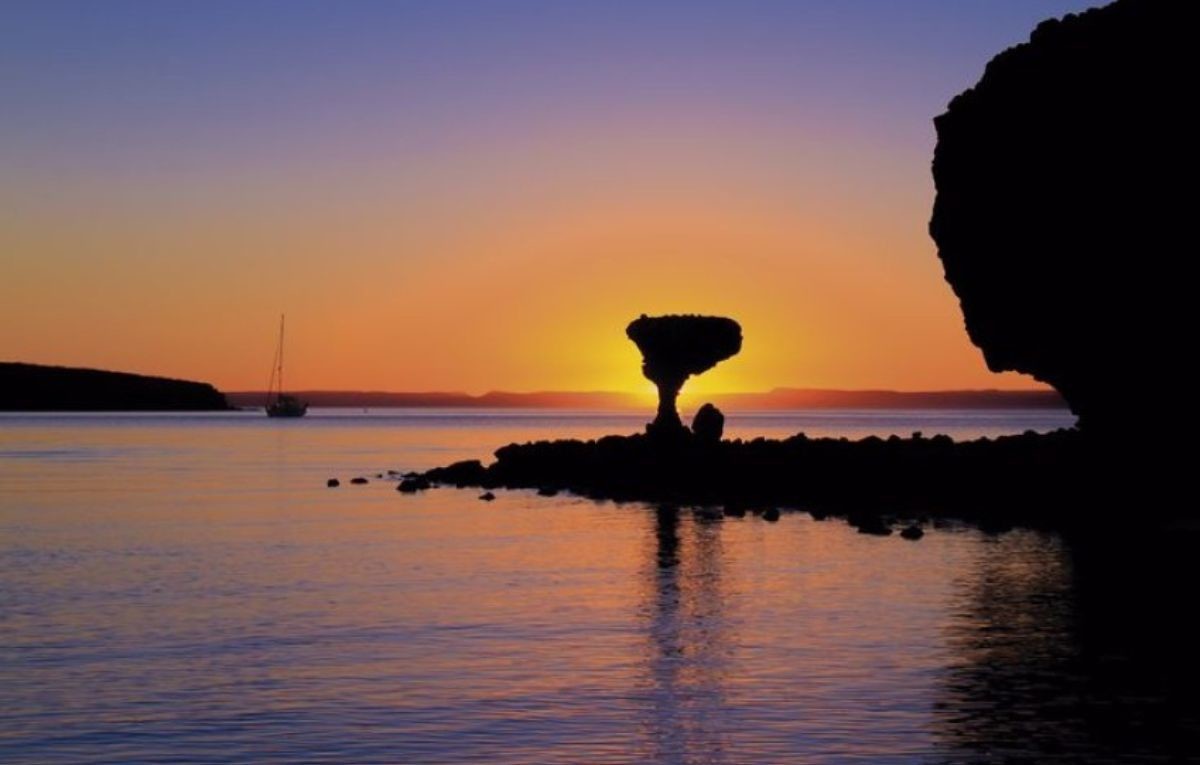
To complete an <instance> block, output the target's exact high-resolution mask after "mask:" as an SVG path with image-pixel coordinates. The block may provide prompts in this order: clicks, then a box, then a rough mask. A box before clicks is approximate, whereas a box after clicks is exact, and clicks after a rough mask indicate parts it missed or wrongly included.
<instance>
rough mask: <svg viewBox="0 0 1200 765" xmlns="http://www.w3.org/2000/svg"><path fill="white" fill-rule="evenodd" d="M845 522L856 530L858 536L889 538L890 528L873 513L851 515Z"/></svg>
mask: <svg viewBox="0 0 1200 765" xmlns="http://www.w3.org/2000/svg"><path fill="white" fill-rule="evenodd" d="M846 522H847V523H849V524H850V525H851V526H853V527H854V528H856V529H858V533H859V534H872V535H874V536H879V537H886V536H891V534H892V527H891V526H890V525H889V524H888V523H887V522H886V521H884V519H883V518H882V517H880V516H878V515H875V514H874V513H851V514H850V515H849V516H848V517H847V518H846Z"/></svg>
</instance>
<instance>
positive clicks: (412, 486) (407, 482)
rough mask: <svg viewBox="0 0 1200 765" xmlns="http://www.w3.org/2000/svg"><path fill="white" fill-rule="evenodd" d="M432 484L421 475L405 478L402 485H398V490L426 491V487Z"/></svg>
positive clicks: (409, 492) (405, 491)
mask: <svg viewBox="0 0 1200 765" xmlns="http://www.w3.org/2000/svg"><path fill="white" fill-rule="evenodd" d="M432 485H433V484H431V483H429V481H427V480H426V479H424V478H422V477H421V476H417V477H416V478H405V479H404V480H403V481H401V482H400V485H399V486H397V487H396V491H399V492H403V493H405V494H416V493H417V492H418V491H425V490H426V489H428V488H430V487H432Z"/></svg>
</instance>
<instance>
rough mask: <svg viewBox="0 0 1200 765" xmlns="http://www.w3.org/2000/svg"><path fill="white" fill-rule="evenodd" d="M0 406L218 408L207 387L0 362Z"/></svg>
mask: <svg viewBox="0 0 1200 765" xmlns="http://www.w3.org/2000/svg"><path fill="white" fill-rule="evenodd" d="M0 391H2V392H0V410H9V411H60V412H88V411H92V412H114V411H115V412H119V411H127V412H138V411H144V412H153V411H160V412H166V411H209V410H212V411H219V410H223V409H229V408H230V407H229V403H228V402H227V401H226V400H225V396H224V395H223V394H222V393H221V392H220V391H218V390H217V389H216V388H214V387H213V386H211V385H209V384H208V383H203V382H193V381H190V380H174V379H171V378H167V377H150V376H147V375H135V374H129V373H127V372H107V371H103V370H99V369H79V368H75V367H52V366H43V365H41V364H22V363H15V362H0Z"/></svg>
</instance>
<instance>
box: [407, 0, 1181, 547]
mask: <svg viewBox="0 0 1200 765" xmlns="http://www.w3.org/2000/svg"><path fill="white" fill-rule="evenodd" d="M1198 9H1200V4H1196V3H1194V2H1181V1H1178V0H1174V1H1173V0H1118V2H1115V3H1113V4H1111V5H1108V6H1106V7H1104V8H1100V9H1097V10H1091V11H1088V12H1086V13H1083V14H1080V15H1077V16H1076V15H1072V16H1067V17H1065V18H1063V19H1062V20H1053V21H1047V22H1045V23H1043V24H1041V25H1039V26H1038V27H1037V29H1036V30H1035V31H1034V32H1033V34H1032V36H1031V38H1030V41H1029V42H1028V43H1026V44H1023V45H1018V46H1016V47H1014V48H1012V49H1010V50H1007V51H1005V52H1003V53H1001V54H1000V55H998V56H997V57H996V58H995V59H993V60H992V62H991V63H990V64H988V66H987V69H986V71H985V73H984V76H983V78H982V80H980V82H979V83H978V84H977V85H976V86H975V87H974V88H972V89H970V90H968V91H967V92H965V93H963V94H961V95H959V96H958V97H956V98H955V99H954V100H953V101H952V102H951V104H950V106H949V109H948V111H947V112H946V113H945V114H943V115H941V116H940V117H938V118H937V119H936V126H937V132H938V145H937V149H936V152H935V156H934V162H933V175H934V180H935V182H936V186H937V200H936V203H935V206H934V211H933V217H932V220H931V222H930V233H931V235H932V236H933V238H934V239H935V240H936V242H937V244H938V248H939V257H940V258H941V260H942V263H943V264H944V267H945V275H946V279H947V281H948V282H949V283H950V285H951V286H952V287H953V289H954V291H955V293H956V294H957V295H958V297H959V299H960V302H961V305H962V309H963V314H964V317H965V320H966V326H967V331H968V333H969V334H970V337H971V339H972V340H973V341H974V342H975V343H976V345H978V346H979V347H980V348H981V349H982V350H983V352H984V355H985V357H986V360H987V363H988V365H989V367H990V368H991V369H993V370H995V371H1002V370H1016V371H1020V372H1025V373H1028V374H1031V375H1033V376H1034V377H1036V378H1037V379H1039V380H1042V381H1044V382H1047V383H1049V384H1051V385H1053V386H1054V387H1055V388H1056V389H1057V390H1058V391H1059V392H1060V393H1061V394H1062V395H1063V397H1064V398H1065V399H1066V401H1067V402H1068V403H1069V404H1070V406H1071V408H1072V410H1073V411H1074V412H1075V413H1076V414H1077V415H1079V418H1080V424H1079V427H1078V429H1071V430H1061V431H1056V432H1053V433H1049V434H1041V435H1039V434H1036V433H1032V432H1029V433H1025V434H1023V435H1018V436H1009V437H1002V438H996V439H986V438H984V439H978V440H975V441H968V442H961V443H956V442H954V441H953V440H951V439H950V438H948V437H946V436H936V437H933V438H925V437H920V436H919V435H916V434H914V436H913V437H911V438H907V439H903V438H888V439H880V438H865V439H862V440H858V441H848V440H845V439H810V438H807V437H805V436H804V435H803V434H800V435H797V436H794V437H792V438H789V439H785V440H782V441H772V440H766V439H756V440H753V441H739V440H734V441H719V440H715V439H713V437H712V434H713V433H714V432H719V430H720V428H718V427H717V423H719V422H721V420H720V418H719V417H718V415H719V414H720V413H719V412H718V411H715V410H714V411H712V412H709V413H708V414H706V415H705V417H704V418H703V419H702V420H701V421H699V422H697V423H696V424H695V426H694V427H695V429H696V430H698V431H700V432H699V433H696V434H694V433H692V432H691V431H688V429H687V428H685V427H683V425H682V424H681V423H679V420H678V415H675V414H674V399H675V396H676V395H677V393H678V389H679V385H680V384H682V381H683V380H684V379H686V377H687V373H689V372H690V373H697V372H700V371H703V370H704V369H707V368H708V367H710V366H712V364H713V363H716V361H717V360H720V359H722V358H727V357H728V356H729V355H731V354H732V353H734V352H736V350H737V348H738V347H740V333H739V334H738V337H737V343H734V342H733V339H732V334H731V333H730V334H728V336H727V337H726V338H725V339H724V340H723V341H720V342H718V341H715V340H712V339H707V340H706V339H705V335H704V333H703V332H702V331H699V330H697V334H696V335H695V336H690V335H682V334H681V333H677V332H676V330H675V329H672V330H670V331H667V329H665V328H666V327H668V326H671V325H672V324H673V322H675V321H678V319H675V318H672V317H666V318H661V319H647V318H645V317H643V318H642V319H639V320H638V321H637V322H634V324H633V325H631V326H630V332H629V336H630V338H631V339H633V340H635V342H637V343H638V346H639V347H640V348H641V349H642V351H643V355H644V357H645V359H646V366H645V368H644V371H645V373H646V376H647V377H648V378H650V379H652V380H654V381H655V382H656V383H658V384H659V391H660V394H661V396H662V400H661V402H660V407H659V412H658V418H657V419H656V421H655V423H652V424H651V425H650V426H648V428H647V433H646V434H637V435H632V436H610V437H607V438H602V439H599V440H595V441H556V442H539V443H530V444H511V445H509V446H505V447H503V448H501V449H499V450H498V451H497V452H496V461H495V462H494V463H492V464H491V465H488V466H484V465H482V464H481V463H479V462H462V463H457V464H455V465H451V466H449V467H446V468H441V469H437V470H432V471H429V472H428V473H426V474H424V476H423V477H422V480H423V481H425V482H426V483H427V484H438V483H442V484H451V485H472V486H482V487H488V488H494V487H506V488H537V489H539V490H542V491H558V490H564V489H565V490H569V491H572V492H575V493H577V494H580V495H583V496H588V497H595V498H606V499H616V500H642V501H649V502H661V503H667V504H690V505H699V506H723V508H724V512H726V513H730V514H737V513H742V512H745V510H746V508H747V507H758V508H761V509H764V510H767V509H768V508H772V507H774V506H777V505H790V506H795V507H800V508H805V509H809V510H810V511H812V512H813V513H814V514H815V515H818V516H820V515H822V514H824V513H827V512H839V513H845V514H848V516H849V518H850V520H851V522H852V523H854V524H855V525H856V526H858V528H859V529H860V530H861V531H864V532H866V533H879V534H885V533H890V532H891V531H892V530H893V528H894V525H893V523H892V522H891V519H890V518H889V516H896V517H917V518H920V517H921V516H922V515H935V514H943V513H944V514H950V515H955V516H959V517H967V518H973V519H976V520H978V521H979V522H981V523H982V524H983V525H985V526H993V527H996V528H1002V527H1005V526H1007V525H1009V524H1013V523H1021V524H1026V525H1043V524H1053V525H1056V526H1060V527H1070V526H1072V525H1075V524H1080V523H1094V522H1096V521H1097V520H1099V519H1102V518H1109V519H1111V518H1112V517H1114V516H1115V515H1118V514H1120V515H1123V514H1125V513H1127V512H1129V511H1130V510H1131V509H1133V510H1136V512H1137V513H1138V518H1139V521H1141V520H1145V519H1146V518H1147V517H1150V516H1155V515H1157V516H1173V515H1180V514H1185V515H1186V514H1188V513H1189V512H1190V511H1188V510H1186V509H1184V508H1182V507H1181V506H1180V505H1179V503H1178V501H1177V500H1176V499H1174V498H1173V495H1172V493H1171V491H1170V489H1169V487H1171V486H1176V485H1178V484H1179V483H1180V481H1181V477H1182V476H1185V475H1190V470H1188V469H1187V468H1189V467H1190V466H1184V465H1183V464H1182V462H1183V459H1184V457H1183V456H1182V453H1181V450H1180V449H1179V448H1178V441H1174V440H1170V439H1169V438H1168V437H1167V436H1169V435H1172V434H1170V433H1169V432H1168V431H1171V430H1177V429H1178V428H1177V425H1176V423H1173V422H1172V421H1171V418H1170V417H1164V416H1163V415H1162V413H1161V411H1160V412H1155V413H1153V414H1148V413H1147V405H1148V403H1149V402H1155V401H1163V400H1164V394H1163V391H1164V387H1163V386H1164V383H1166V384H1167V385H1169V384H1171V383H1173V382H1174V381H1176V380H1186V379H1190V376H1189V375H1187V374H1185V371H1186V370H1185V368H1184V365H1185V364H1186V363H1187V361H1186V359H1187V358H1188V355H1189V354H1188V353H1187V352H1186V351H1187V350H1188V349H1190V348H1191V345H1192V342H1191V341H1192V338H1191V337H1190V336H1186V335H1185V334H1184V328H1185V327H1186V326H1190V325H1191V321H1190V317H1185V316H1184V310H1185V307H1186V306H1187V305H1189V301H1188V300H1187V299H1186V297H1187V296H1186V293H1185V291H1186V292H1190V291H1192V290H1193V286H1192V284H1191V280H1189V279H1187V278H1184V277H1183V274H1182V266H1180V265H1178V263H1179V253H1180V251H1181V248H1182V247H1183V246H1184V244H1183V243H1185V242H1190V241H1192V239H1193V236H1194V233H1193V231H1192V228H1193V220H1192V219H1193V216H1192V215H1191V214H1190V210H1189V209H1187V208H1185V204H1187V205H1189V206H1190V203H1191V198H1190V195H1188V194H1186V193H1185V192H1184V189H1185V188H1186V187H1187V182H1188V181H1190V177H1188V176H1185V175H1184V172H1183V169H1184V168H1185V167H1186V168H1189V169H1190V168H1191V167H1192V166H1193V165H1194V164H1195V163H1194V162H1192V161H1191V158H1192V157H1194V154H1195V152H1194V149H1192V145H1193V143H1194V141H1195V136H1196V135H1197V134H1200V132H1198V131H1197V129H1196V128H1197V125H1196V118H1195V116H1194V114H1195V112H1194V110H1193V108H1192V104H1191V99H1190V98H1188V97H1187V95H1188V94H1191V93H1193V92H1194V90H1195V83H1196V77H1195V73H1196V65H1195V60H1196V56H1195V48H1194V45H1193V37H1194V36H1195V28H1196V25H1195V21H1196V20H1197V16H1198V13H1197V11H1198ZM1185 200H1186V201H1185ZM693 320H694V319H693ZM639 323H641V324H643V325H646V327H647V329H648V328H650V327H653V326H657V323H662V325H663V326H664V329H663V331H662V333H661V338H662V339H661V344H660V343H659V336H658V335H654V336H651V339H652V340H653V342H647V338H646V336H645V335H644V334H643V332H642V331H637V332H635V331H634V328H635V326H638V325H639ZM734 326H736V324H735V325H734ZM708 350H711V351H712V354H711V356H705V355H704V354H705V353H706V352H707V351H708ZM693 354H695V358H696V359H697V361H696V364H695V366H694V367H692V366H689V363H687V361H686V360H687V359H690V358H692V355H693ZM677 357H678V359H683V360H684V361H680V360H677ZM660 359H666V360H667V361H666V363H662V362H661V361H660ZM1176 402H1179V403H1181V404H1183V405H1185V406H1186V405H1187V404H1189V403H1190V402H1188V401H1186V400H1183V401H1180V400H1179V398H1178V397H1170V396H1167V397H1166V403H1168V404H1170V403H1176ZM672 415H674V417H673V418H672ZM1192 419H1193V418H1192V417H1191V416H1190V414H1188V415H1186V417H1185V421H1186V422H1189V423H1190V421H1191V420H1192ZM660 423H667V424H668V425H669V426H670V428H669V430H670V432H671V433H672V434H674V435H673V437H672V438H664V437H663V431H664V430H665V429H664V428H661V427H659V424H660ZM910 536H911V537H917V536H919V535H918V534H916V532H915V531H913V533H912V534H911V535H910Z"/></svg>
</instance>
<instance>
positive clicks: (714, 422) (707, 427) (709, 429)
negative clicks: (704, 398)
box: [692, 404, 725, 444]
mask: <svg viewBox="0 0 1200 765" xmlns="http://www.w3.org/2000/svg"><path fill="white" fill-rule="evenodd" d="M724 432H725V415H723V414H721V410H720V409H718V408H716V407H715V406H713V405H712V404H705V405H704V406H702V407H700V409H699V410H697V411H696V416H695V417H693V418H692V434H693V435H695V436H696V438H697V439H698V440H700V441H704V442H706V443H712V444H715V443H717V442H718V441H720V440H721V435H722V434H723V433H724Z"/></svg>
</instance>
